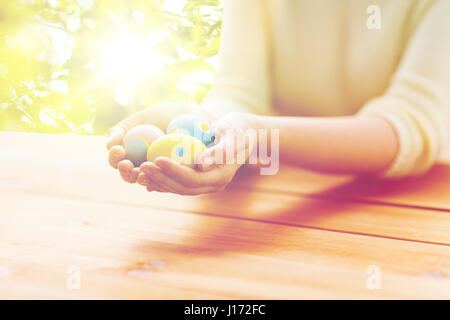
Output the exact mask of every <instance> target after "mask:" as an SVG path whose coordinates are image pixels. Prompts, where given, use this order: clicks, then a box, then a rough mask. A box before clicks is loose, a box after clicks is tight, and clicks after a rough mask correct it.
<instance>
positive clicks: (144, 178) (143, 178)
mask: <svg viewBox="0 0 450 320" xmlns="http://www.w3.org/2000/svg"><path fill="white" fill-rule="evenodd" d="M136 182H137V183H139V184H140V185H141V186H145V187H147V186H149V185H150V181H149V179H148V178H147V175H146V174H145V173H144V172H140V173H139V175H138V178H137V180H136Z"/></svg>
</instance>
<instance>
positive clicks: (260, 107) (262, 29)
mask: <svg viewBox="0 0 450 320" xmlns="http://www.w3.org/2000/svg"><path fill="white" fill-rule="evenodd" d="M263 11H264V7H263V1H260V0H245V1H242V0H224V13H223V27H222V36H221V48H220V52H219V63H218V70H217V74H216V77H215V81H214V84H213V86H212V88H211V90H210V91H209V93H208V95H207V96H206V98H205V99H204V101H203V103H202V107H204V108H205V109H206V111H207V112H209V113H211V114H212V115H213V116H220V115H223V114H226V113H228V112H232V111H239V112H251V113H257V114H268V113H269V109H270V104H271V101H270V100H271V97H270V85H269V76H268V72H269V66H268V64H269V58H268V48H267V30H266V25H265V22H266V21H265V17H264V12H263Z"/></svg>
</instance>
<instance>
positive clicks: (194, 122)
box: [167, 114, 214, 146]
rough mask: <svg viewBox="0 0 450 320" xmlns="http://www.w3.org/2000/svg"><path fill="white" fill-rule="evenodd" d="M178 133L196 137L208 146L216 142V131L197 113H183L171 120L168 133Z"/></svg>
mask: <svg viewBox="0 0 450 320" xmlns="http://www.w3.org/2000/svg"><path fill="white" fill-rule="evenodd" d="M171 133H178V134H186V135H189V136H191V137H194V138H196V139H198V140H200V141H201V142H203V144H204V145H206V146H208V145H210V144H212V143H213V142H214V132H213V130H212V129H211V126H210V125H209V123H207V122H206V121H205V120H203V119H202V118H200V117H198V116H195V115H190V114H187V115H182V116H178V117H176V118H174V119H172V121H170V123H169V125H168V127H167V134H171Z"/></svg>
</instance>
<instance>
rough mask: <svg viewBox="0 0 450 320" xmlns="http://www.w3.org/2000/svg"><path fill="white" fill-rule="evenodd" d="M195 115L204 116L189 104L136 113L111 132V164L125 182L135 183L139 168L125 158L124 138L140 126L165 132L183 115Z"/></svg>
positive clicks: (152, 108) (158, 107)
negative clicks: (149, 125)
mask: <svg viewBox="0 0 450 320" xmlns="http://www.w3.org/2000/svg"><path fill="white" fill-rule="evenodd" d="M187 113H193V114H197V115H202V116H206V115H203V114H201V112H200V109H199V108H197V107H194V106H191V105H187V104H180V103H170V104H163V105H157V106H153V107H150V108H147V109H145V110H142V111H140V112H138V113H135V114H133V115H131V116H129V117H128V118H126V119H125V120H123V121H121V122H119V123H118V124H117V125H115V126H114V127H113V128H111V129H110V130H109V133H108V136H107V141H106V148H107V149H108V150H109V154H108V161H109V164H110V165H111V166H112V167H113V168H115V169H118V170H119V172H120V175H121V177H122V179H123V180H125V181H126V182H129V183H135V182H136V181H137V178H138V175H139V172H140V171H139V168H135V167H134V165H133V163H132V162H131V161H130V160H127V159H126V158H125V149H124V147H123V145H122V140H123V137H124V136H125V134H126V132H127V131H128V130H130V129H131V128H133V127H135V126H137V125H140V124H152V125H154V126H157V127H159V128H160V129H161V130H163V131H165V130H166V128H167V125H168V124H169V122H170V121H171V120H172V119H173V118H175V117H177V116H179V115H182V114H187Z"/></svg>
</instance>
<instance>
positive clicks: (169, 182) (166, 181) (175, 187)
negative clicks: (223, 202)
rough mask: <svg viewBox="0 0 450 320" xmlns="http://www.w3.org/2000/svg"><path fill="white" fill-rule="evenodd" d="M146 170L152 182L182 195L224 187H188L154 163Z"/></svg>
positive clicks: (213, 190) (207, 191)
mask: <svg viewBox="0 0 450 320" xmlns="http://www.w3.org/2000/svg"><path fill="white" fill-rule="evenodd" d="M146 172H147V173H146V175H147V177H148V179H149V180H150V181H151V182H150V183H155V184H158V185H159V186H161V187H162V188H164V190H166V191H168V192H172V193H176V194H180V195H199V194H203V193H211V192H217V191H220V190H222V189H223V188H219V187H217V186H211V185H209V186H204V187H198V188H191V187H186V186H184V185H182V184H180V183H179V182H178V181H175V180H174V179H172V178H171V177H169V176H168V175H166V174H165V173H164V172H163V171H162V170H161V169H160V168H159V167H158V166H156V165H154V164H152V165H149V166H147V168H146Z"/></svg>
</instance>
